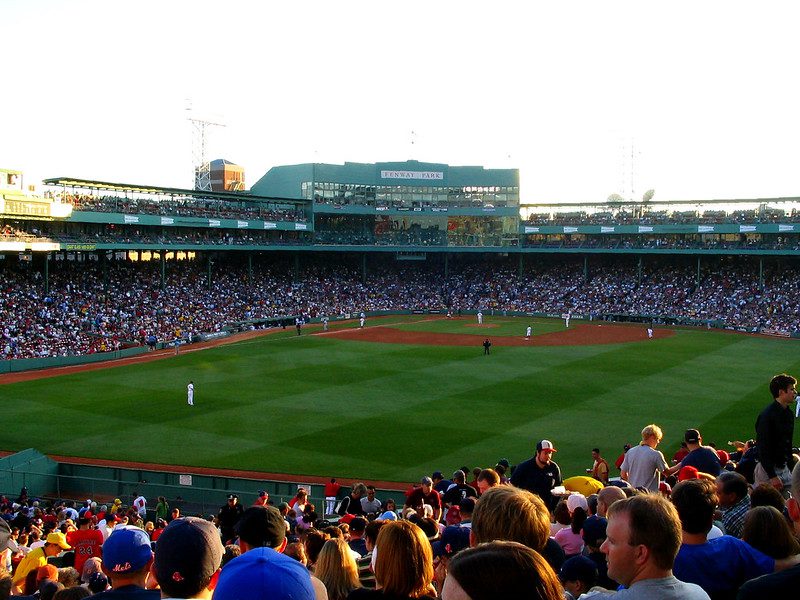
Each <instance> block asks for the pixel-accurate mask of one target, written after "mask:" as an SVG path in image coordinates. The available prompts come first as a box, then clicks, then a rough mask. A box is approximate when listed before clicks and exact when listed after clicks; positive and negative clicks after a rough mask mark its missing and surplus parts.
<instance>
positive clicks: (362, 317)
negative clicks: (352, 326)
mask: <svg viewBox="0 0 800 600" xmlns="http://www.w3.org/2000/svg"><path fill="white" fill-rule="evenodd" d="M366 319H367V318H366V315H365V314H364V313H363V312H362V313H361V314H360V315H359V318H358V326H359V327H360V328H361V329H364V321H366Z"/></svg>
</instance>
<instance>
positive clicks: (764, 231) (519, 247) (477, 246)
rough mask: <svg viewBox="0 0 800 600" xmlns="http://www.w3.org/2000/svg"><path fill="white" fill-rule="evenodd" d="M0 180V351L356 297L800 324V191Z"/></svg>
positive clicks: (68, 348)
mask: <svg viewBox="0 0 800 600" xmlns="http://www.w3.org/2000/svg"><path fill="white" fill-rule="evenodd" d="M3 177H4V180H3V181H4V186H3V189H2V190H0V193H2V196H3V204H2V207H1V208H2V212H1V214H0V218H2V229H0V276H1V277H2V282H3V293H2V297H0V302H2V303H3V306H4V307H5V308H6V311H7V312H8V311H9V308H10V307H14V308H15V310H14V311H13V315H14V316H13V318H11V319H9V320H8V321H7V322H6V324H5V327H4V333H3V335H4V340H3V342H4V343H3V345H2V347H1V348H0V350H2V357H3V358H4V359H13V358H31V357H46V356H51V355H63V354H85V353H93V352H97V351H100V350H109V349H113V348H119V347H127V346H130V345H137V344H143V343H145V341H147V340H148V339H149V340H152V339H153V338H156V339H157V340H158V342H159V343H164V342H168V341H170V340H171V339H173V338H174V337H175V336H176V331H178V330H180V332H181V333H180V337H182V338H183V339H185V340H186V341H190V340H193V339H201V338H202V336H203V335H205V334H210V333H211V334H213V333H218V332H220V331H222V330H224V329H226V328H230V327H233V326H235V325H237V324H238V326H241V324H243V323H250V324H251V325H253V324H256V325H263V324H265V323H269V322H270V319H273V320H274V319H294V318H297V317H298V316H302V317H303V318H306V319H313V318H319V316H320V315H329V316H330V315H339V314H349V313H351V312H354V311H360V310H389V311H390V310H437V311H439V310H446V309H453V310H464V311H470V310H477V309H480V308H483V309H487V308H488V309H492V310H504V311H522V312H526V313H536V314H555V315H558V314H562V313H565V312H569V313H572V314H575V315H585V316H587V317H591V318H593V319H596V318H599V319H613V320H631V321H650V322H657V323H682V324H694V325H702V326H707V327H724V328H736V329H740V330H743V331H751V332H757V331H760V332H768V333H775V334H780V335H796V334H798V331H800V304H799V303H798V300H797V298H798V297H800V296H799V295H798V293H797V292H798V291H799V290H800V273H799V272H798V269H797V261H796V260H795V258H796V257H797V256H798V255H800V216H798V211H800V198H777V199H753V200H725V201H721V200H705V201H691V202H687V201H675V202H654V201H650V202H643V203H625V202H604V203H593V204H590V203H587V204H584V205H569V206H565V205H557V204H549V205H543V204H528V205H526V204H524V203H521V201H520V196H519V174H518V171H516V170H514V169H484V168H482V167H458V166H449V165H445V164H439V163H421V162H417V161H406V162H391V163H375V164H362V163H345V164H344V165H327V164H304V165H292V166H279V167H274V168H272V169H270V170H269V171H268V172H267V173H266V174H265V175H264V176H263V177H261V178H260V179H259V180H258V181H257V182H256V183H255V185H253V188H252V189H251V190H250V191H241V192H212V191H202V192H201V191H196V190H188V189H174V188H162V187H155V186H147V185H132V184H122V183H111V182H102V181H90V180H82V179H74V178H68V177H59V178H52V179H47V180H45V181H44V182H43V193H42V194H41V195H40V196H35V195H32V194H31V193H29V192H27V191H25V190H23V186H22V173H21V172H18V171H4V172H3ZM287 290H293V292H294V293H292V294H286V293H285V292H286V291H287ZM345 290H348V291H347V292H345ZM77 298H83V300H82V301H81V302H80V303H79V302H78V301H77ZM176 298H177V299H180V300H181V302H180V303H179V304H180V306H181V311H180V314H174V318H173V319H170V318H152V317H148V316H147V314H148V312H152V314H154V315H163V314H169V313H175V311H176V308H175V304H176V303H175V299H176ZM109 306H113V308H111V309H110V308H109ZM221 307H223V309H221ZM184 313H186V314H184Z"/></svg>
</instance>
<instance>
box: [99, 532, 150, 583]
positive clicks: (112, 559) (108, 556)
mask: <svg viewBox="0 0 800 600" xmlns="http://www.w3.org/2000/svg"><path fill="white" fill-rule="evenodd" d="M151 558H153V550H152V549H151V548H150V536H148V535H147V533H145V531H144V530H143V529H139V528H138V527H134V526H133V525H123V526H118V527H116V528H115V529H114V530H113V531H112V532H111V535H110V536H108V539H107V540H106V541H105V543H104V544H103V564H104V565H105V566H106V568H107V569H108V570H109V571H111V572H112V573H132V572H133V571H138V570H139V569H141V568H142V567H144V566H145V565H147V563H148V562H150V559H151Z"/></svg>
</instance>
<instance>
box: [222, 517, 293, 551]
mask: <svg viewBox="0 0 800 600" xmlns="http://www.w3.org/2000/svg"><path fill="white" fill-rule="evenodd" d="M235 533H236V535H238V536H239V546H240V547H241V549H242V552H243V553H244V552H248V551H249V550H252V549H253V548H261V547H266V548H273V549H274V550H275V551H276V552H283V550H284V548H286V543H287V541H286V520H285V519H284V518H283V516H282V515H281V513H280V511H279V510H278V509H277V508H275V507H273V506H251V507H250V508H248V509H247V510H246V511H244V512H243V513H242V517H241V519H239V521H237V523H236V531H235Z"/></svg>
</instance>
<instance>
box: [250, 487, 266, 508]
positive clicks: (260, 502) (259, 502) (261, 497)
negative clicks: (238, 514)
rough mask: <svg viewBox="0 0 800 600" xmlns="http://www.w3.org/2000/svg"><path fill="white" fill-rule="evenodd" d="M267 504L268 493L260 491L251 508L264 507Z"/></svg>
mask: <svg viewBox="0 0 800 600" xmlns="http://www.w3.org/2000/svg"><path fill="white" fill-rule="evenodd" d="M267 504H269V493H268V492H267V491H266V490H260V491H259V492H258V496H257V497H256V499H255V501H254V502H253V506H266V505H267Z"/></svg>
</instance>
